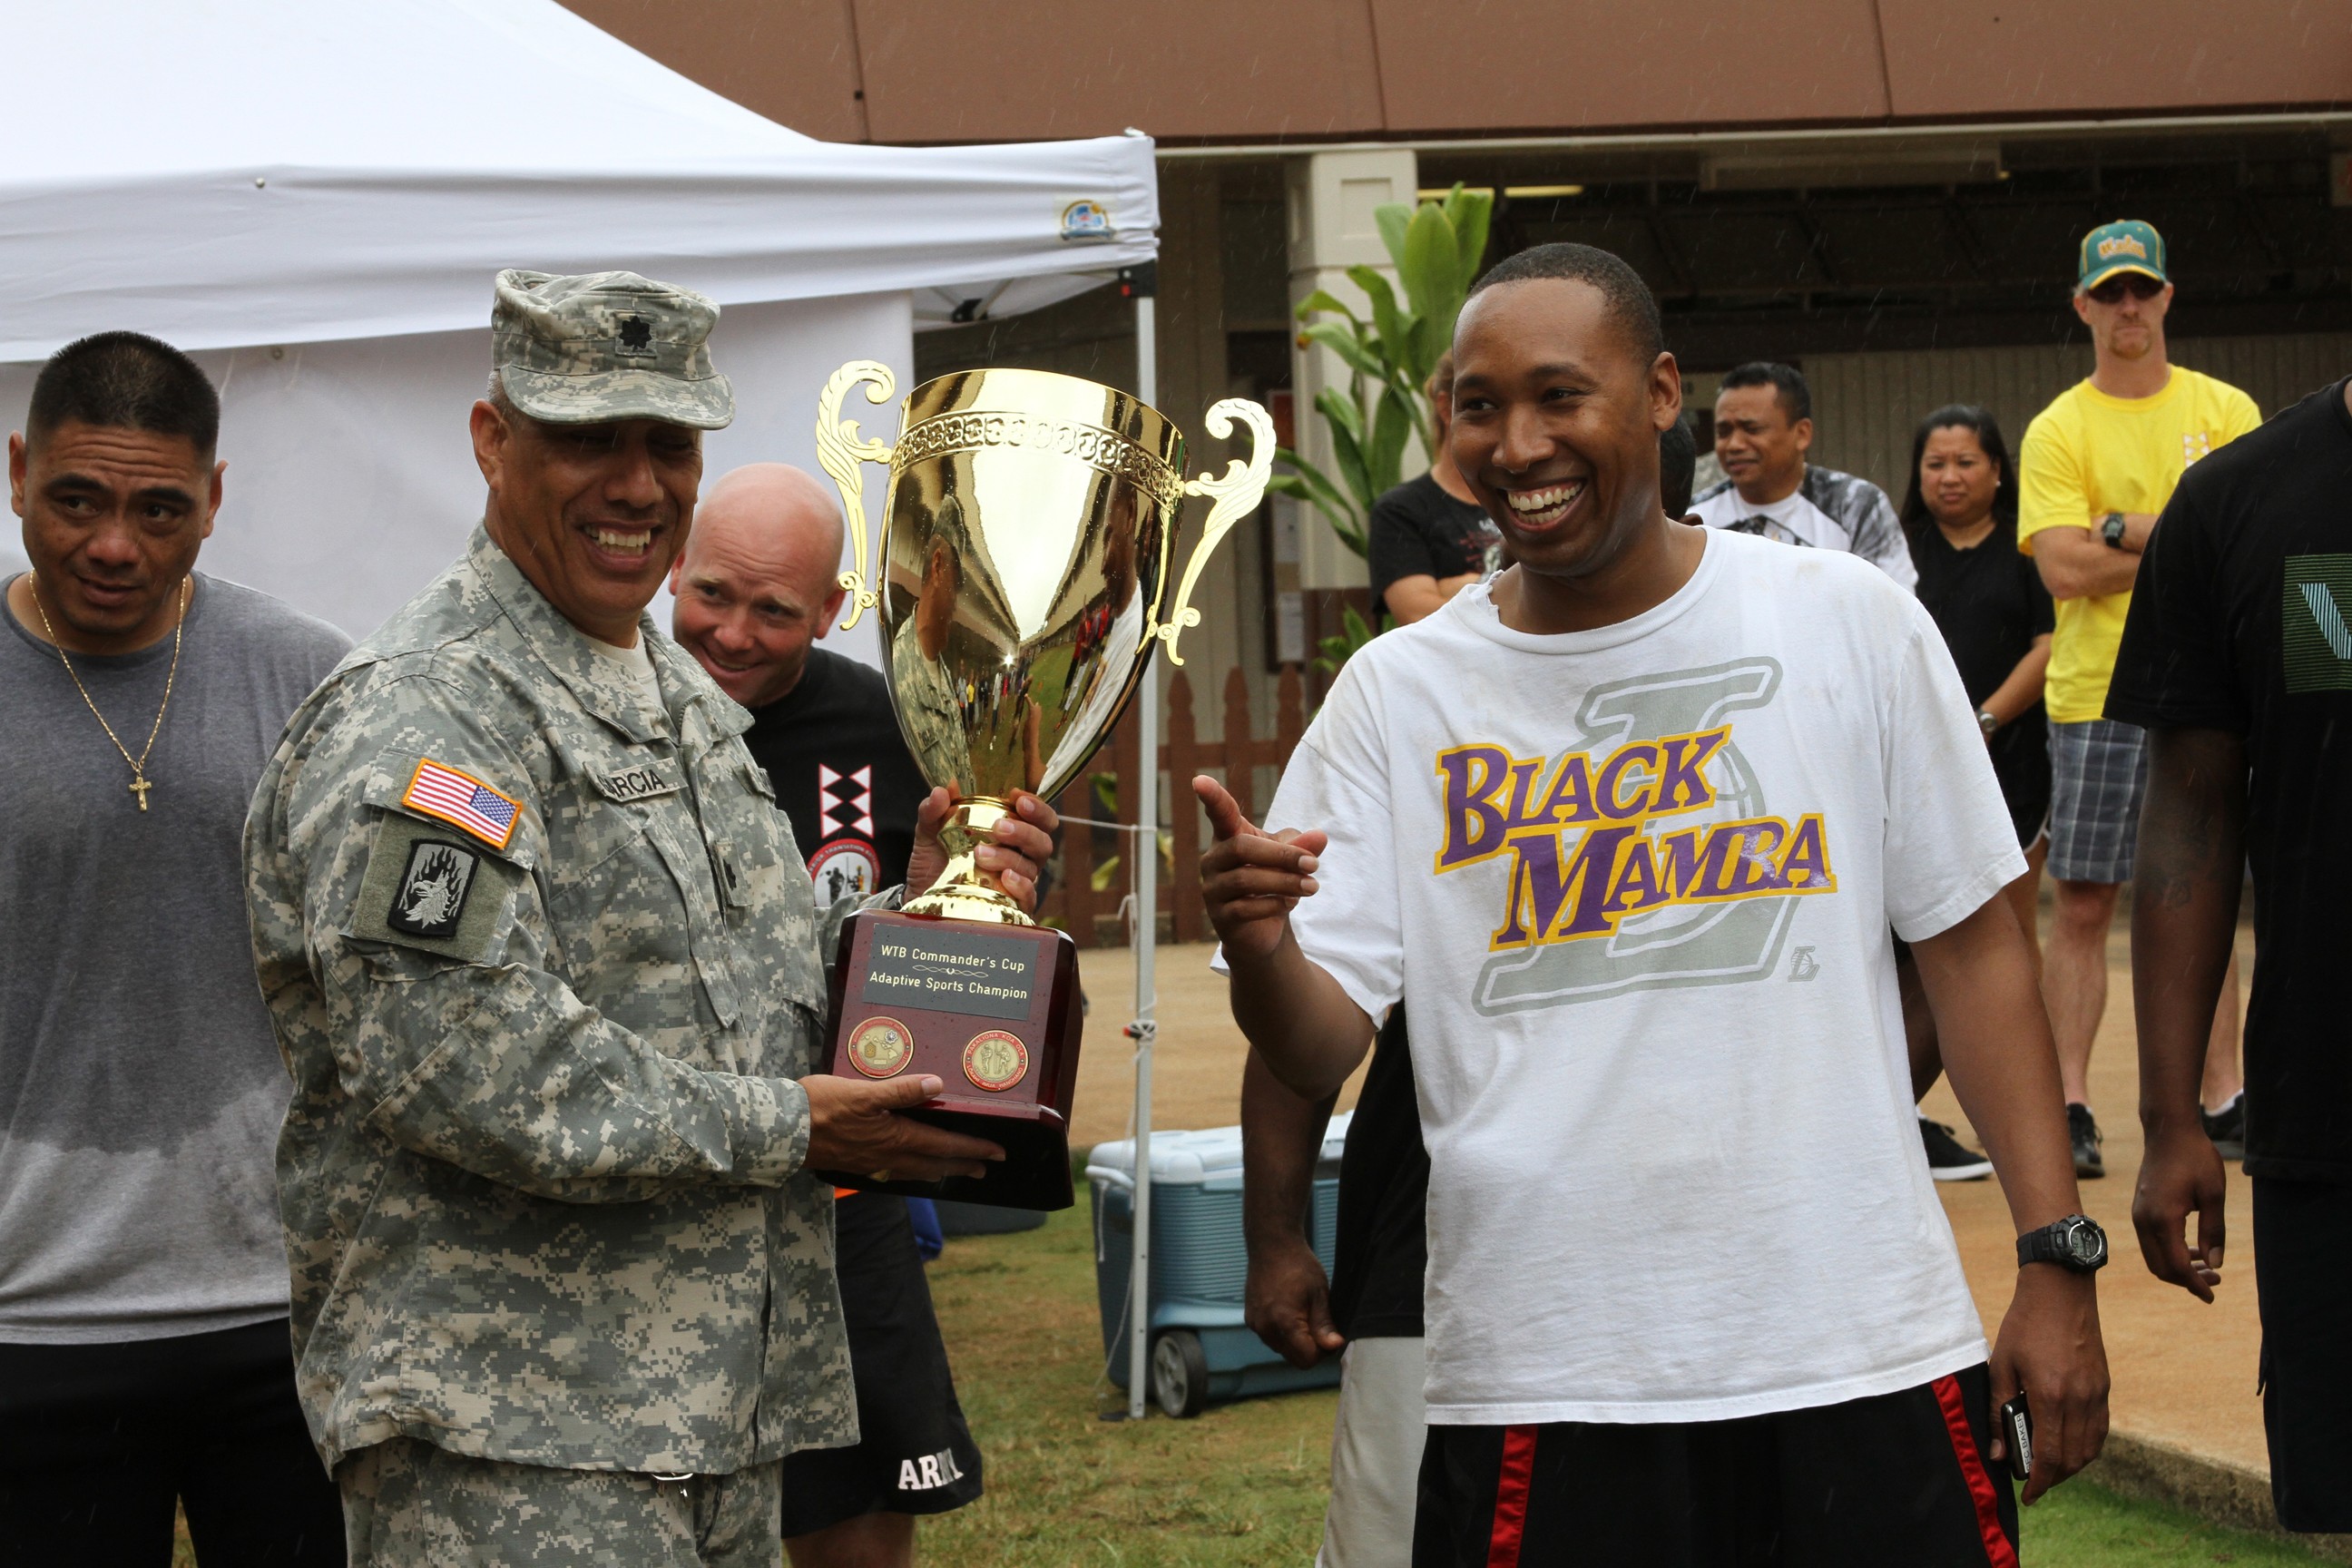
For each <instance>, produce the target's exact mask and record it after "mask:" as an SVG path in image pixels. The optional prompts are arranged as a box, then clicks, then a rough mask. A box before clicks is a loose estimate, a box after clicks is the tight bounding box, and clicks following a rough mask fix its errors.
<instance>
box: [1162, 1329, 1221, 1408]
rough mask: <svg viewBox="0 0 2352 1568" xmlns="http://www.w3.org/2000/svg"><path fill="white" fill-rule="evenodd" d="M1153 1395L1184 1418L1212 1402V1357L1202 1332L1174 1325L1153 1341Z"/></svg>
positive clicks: (1165, 1406)
mask: <svg viewBox="0 0 2352 1568" xmlns="http://www.w3.org/2000/svg"><path fill="white" fill-rule="evenodd" d="M1151 1396H1152V1398H1153V1399H1154V1400H1156V1401H1157V1402H1158V1403H1159V1405H1160V1409H1162V1410H1164V1411H1166V1412H1167V1413H1168V1414H1169V1415H1172V1416H1175V1417H1176V1418H1177V1419H1178V1420H1180V1421H1181V1420H1187V1419H1190V1418H1191V1417H1192V1416H1195V1415H1199V1414H1201V1411H1202V1407H1203V1406H1204V1405H1207V1404H1208V1403H1209V1358H1208V1356H1207V1354H1206V1353H1204V1352H1202V1349H1201V1336H1200V1335H1198V1334H1196V1333H1194V1332H1193V1331H1192V1330H1190V1329H1170V1330H1169V1331H1167V1332H1165V1333H1163V1334H1161V1335H1160V1337H1159V1338H1158V1339H1157V1340H1154V1341H1153V1342H1152V1344H1151Z"/></svg>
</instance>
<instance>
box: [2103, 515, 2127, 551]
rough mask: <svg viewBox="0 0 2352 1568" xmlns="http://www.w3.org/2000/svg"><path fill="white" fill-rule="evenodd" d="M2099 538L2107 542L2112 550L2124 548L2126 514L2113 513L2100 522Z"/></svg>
mask: <svg viewBox="0 0 2352 1568" xmlns="http://www.w3.org/2000/svg"><path fill="white" fill-rule="evenodd" d="M2099 537H2100V538H2101V539H2104V540H2105V541H2106V542H2107V548H2108V549H2110V550H2121V549H2122V548H2123V547H2124V514H2123V513H2121V512H2119V511H2111V512H2109V513H2107V515H2106V516H2105V517H2103V518H2101V519H2100V520H2099Z"/></svg>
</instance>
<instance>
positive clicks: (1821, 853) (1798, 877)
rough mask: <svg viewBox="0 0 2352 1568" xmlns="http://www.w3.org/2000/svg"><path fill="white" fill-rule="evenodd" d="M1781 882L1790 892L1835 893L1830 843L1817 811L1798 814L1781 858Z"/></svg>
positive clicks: (1835, 882)
mask: <svg viewBox="0 0 2352 1568" xmlns="http://www.w3.org/2000/svg"><path fill="white" fill-rule="evenodd" d="M1780 881H1781V882H1782V884H1783V885H1785V886H1786V887H1788V888H1789V889H1790V891H1792V892H1799V893H1834V892H1836V891H1837V878H1836V877H1835V876H1834V875H1833V874H1832V872H1831V870H1830V851H1829V844H1828V841H1827V839H1826V838H1824V837H1823V830H1822V818H1821V814H1820V813H1819V812H1816V813H1814V814H1813V815H1812V816H1806V817H1801V818H1799V819H1798V822H1797V831H1796V832H1794V833H1792V834H1790V836H1789V847H1788V849H1787V850H1786V851H1785V852H1784V853H1783V854H1782V855H1781V857H1780Z"/></svg>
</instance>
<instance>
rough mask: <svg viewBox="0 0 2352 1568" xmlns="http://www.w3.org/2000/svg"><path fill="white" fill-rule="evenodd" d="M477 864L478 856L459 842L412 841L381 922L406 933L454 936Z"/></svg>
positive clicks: (412, 934)
mask: <svg viewBox="0 0 2352 1568" xmlns="http://www.w3.org/2000/svg"><path fill="white" fill-rule="evenodd" d="M481 865H482V858H481V856H480V855H479V854H478V852H476V851H474V850H472V849H468V848H467V847H465V846H463V845H461V844H444V843H440V842H438V841H436V840H434V839H430V838H420V839H418V840H416V841H415V843H414V844H411V845H410V846H409V847H408V865H407V868H405V869H404V870H403V871H402V872H401V874H400V885H399V886H398V887H397V888H395V889H394V890H393V895H392V907H391V909H389V910H386V911H385V912H384V917H383V921H384V924H386V925H388V926H390V927H391V928H392V929H393V930H394V931H405V932H406V933H407V934H409V935H410V936H423V937H438V938H447V937H451V936H455V935H456V934H457V922H458V921H459V919H460V918H462V917H463V916H464V914H465V912H466V895H467V894H468V893H470V892H472V891H473V889H474V873H475V872H476V871H478V870H479V869H480V868H481Z"/></svg>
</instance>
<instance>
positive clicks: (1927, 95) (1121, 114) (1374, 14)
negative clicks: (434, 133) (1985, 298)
mask: <svg viewBox="0 0 2352 1568" xmlns="http://www.w3.org/2000/svg"><path fill="white" fill-rule="evenodd" d="M566 3H567V4H569V5H571V7H572V9H573V10H574V11H576V12H578V13H579V14H580V15H581V16H585V17H586V18H588V19H589V20H590V21H592V22H594V23H595V24H596V25H597V26H602V27H604V28H605V29H606V30H608V31H610V32H612V33H613V34H614V35H615V36H617V37H621V38H623V39H625V40H626V41H627V42H628V43H630V44H632V45H634V46H635V47H637V48H640V49H642V50H644V51H645V52H646V53H647V54H649V55H651V56H653V57H654V58H656V59H658V60H661V61H662V62H664V63H665V64H667V65H668V66H670V67H672V68H675V69H677V70H678V71H681V72H683V73H684V74H686V75H688V76H689V77H692V78H694V79H696V80H698V81H700V82H702V83H704V84H705V85H707V86H709V87H710V88H712V89H715V90H717V91H719V92H721V93H724V94H726V95H727V96H728V97H730V98H732V99H734V100H736V101H737V102H739V103H742V104H744V105H746V106H747V107H749V108H751V109H753V110H757V111H758V112H760V113H761V114H764V115H766V116H768V117H769V118H770V119H772V120H776V121H781V122H782V123H783V124H786V125H790V126H792V127H793V128H794V129H795V130H798V131H803V132H807V133H808V134H810V135H812V136H818V137H823V138H824V139H825V140H828V141H843V142H854V141H868V140H870V141H876V142H999V141H1006V142H1014V141H1037V140H1047V139H1052V138H1056V137H1075V136H1099V135H1111V134H1116V133H1117V132H1120V131H1123V130H1125V129H1127V128H1128V127H1129V126H1136V127H1139V128H1140V129H1142V130H1144V131H1148V132H1150V133H1151V134H1152V135H1154V136H1156V137H1158V138H1160V140H1161V141H1163V142H1178V143H1181V142H1276V141H1281V142H1317V141H1332V140H1347V139H1351V138H1367V139H1369V138H1381V137H1403V136H1477V135H1485V134H1490V133H1501V132H1526V133H1542V132H1607V131H1627V130H1664V131H1677V130H1700V129H1708V128H1717V129H1720V128H1737V127H1741V126H1756V125H1767V124H1771V125H1788V124H1820V125H1874V124H1886V123H1904V122H1922V121H1949V120H1972V119H1984V120H1990V119H2036V118H2054V117H2062V116H2070V115H2083V114H2115V113H2171V112H2181V113H2186V112H2197V111H2210V110H2230V109H2251V108H2286V107H2294V108H2314V107H2327V106H2333V105H2341V104H2347V103H2352V26H2347V23H2346V7H2345V0H2232V3H2231V5H2228V6H2227V7H2226V9H2225V10H2217V9H2216V7H2215V6H2214V5H2213V4H2212V3H2211V0H2143V4H2141V5H2138V6H2137V7H2135V8H2133V9H2131V10H2129V11H2127V12H2117V11H2116V10H2115V9H2114V8H2113V7H2101V6H2095V5H2091V4H2090V3H2089V0H1775V3H1774V4H1773V5H1769V6H1764V7H1759V6H1756V5H1745V6H1741V5H1732V4H1730V3H1728V0H1654V3H1653V4H1650V5H1632V4H1628V3H1626V0H1597V3H1587V4H1582V5H1576V6H1573V7H1570V6H1565V5H1561V4H1560V3H1559V0H1455V3H1454V4H1452V5H1430V4H1428V3H1427V0H1130V3H1129V4H1126V5H1101V4H1098V3H1094V0H954V3H950V0H566Z"/></svg>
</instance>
